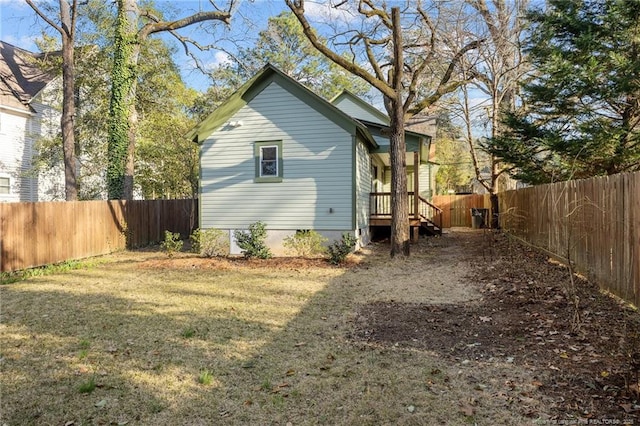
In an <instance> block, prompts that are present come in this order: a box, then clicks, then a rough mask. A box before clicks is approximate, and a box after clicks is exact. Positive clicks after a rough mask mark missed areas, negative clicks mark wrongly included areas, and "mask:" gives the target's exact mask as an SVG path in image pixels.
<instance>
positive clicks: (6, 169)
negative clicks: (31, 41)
mask: <svg viewBox="0 0 640 426" xmlns="http://www.w3.org/2000/svg"><path fill="white" fill-rule="evenodd" d="M42 58H43V54H35V53H32V52H28V51H26V50H23V49H20V48H17V47H15V46H12V45H10V44H8V43H5V42H0V202H3V201H51V200H64V169H63V167H62V165H57V166H53V167H48V168H46V169H42V168H39V169H36V168H35V167H34V166H35V164H34V159H35V154H36V151H35V150H36V143H37V141H38V140H39V139H40V138H41V137H53V136H55V135H56V134H57V133H58V132H59V128H60V112H59V110H58V109H57V108H55V107H54V105H60V97H61V93H62V91H61V79H60V78H59V77H56V76H55V75H52V74H51V73H50V72H47V71H46V70H43V69H42V68H41V67H40V66H39V65H38V62H37V61H38V60H39V59H42Z"/></svg>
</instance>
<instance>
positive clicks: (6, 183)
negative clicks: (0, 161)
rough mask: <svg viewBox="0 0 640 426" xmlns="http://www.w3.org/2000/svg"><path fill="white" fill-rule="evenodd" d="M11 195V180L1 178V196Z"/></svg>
mask: <svg viewBox="0 0 640 426" xmlns="http://www.w3.org/2000/svg"><path fill="white" fill-rule="evenodd" d="M10 193H11V178H8V177H0V194H10Z"/></svg>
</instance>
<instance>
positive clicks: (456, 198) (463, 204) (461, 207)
mask: <svg viewBox="0 0 640 426" xmlns="http://www.w3.org/2000/svg"><path fill="white" fill-rule="evenodd" d="M432 203H433V204H435V205H436V206H438V207H440V208H441V209H442V227H443V228H451V227H454V226H466V227H471V224H472V223H471V209H472V208H477V209H489V208H490V207H491V202H490V200H489V195H488V194H487V195H482V194H468V195H435V196H434V197H433V200H432ZM490 217H491V215H490V214H487V220H489V218H490Z"/></svg>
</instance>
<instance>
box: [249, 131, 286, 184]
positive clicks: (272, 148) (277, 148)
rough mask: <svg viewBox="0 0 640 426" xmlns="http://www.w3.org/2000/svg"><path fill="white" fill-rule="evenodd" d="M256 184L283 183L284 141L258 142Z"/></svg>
mask: <svg viewBox="0 0 640 426" xmlns="http://www.w3.org/2000/svg"><path fill="white" fill-rule="evenodd" d="M254 156H255V161H256V178H255V181H256V182H282V141H268V142H256V143H255V145H254Z"/></svg>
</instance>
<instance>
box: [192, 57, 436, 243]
mask: <svg viewBox="0 0 640 426" xmlns="http://www.w3.org/2000/svg"><path fill="white" fill-rule="evenodd" d="M345 96H350V97H352V95H350V94H345ZM337 99H338V98H336V99H335V100H337ZM355 99H357V98H355ZM335 100H334V101H335ZM345 105H347V104H346V103H344V104H343V106H345ZM374 110H375V109H374ZM380 114H381V117H379V118H380V119H382V118H383V117H384V114H382V113H380ZM369 118H372V117H369ZM374 124H375V125H374ZM384 128H385V125H384V123H373V121H372V122H370V124H368V125H367V124H365V122H363V121H361V120H358V119H356V118H353V117H352V116H351V115H350V114H349V113H348V112H346V111H345V110H343V108H341V107H340V103H336V104H335V105H334V104H332V103H330V102H327V101H326V100H324V99H322V98H320V97H319V96H317V95H315V94H314V93H313V92H311V91H310V90H309V89H307V88H305V87H304V86H302V85H301V84H299V83H298V82H296V81H294V80H293V79H291V78H290V77H288V76H287V75H285V74H284V73H282V72H281V71H279V70H278V69H276V68H275V67H273V66H271V65H266V66H265V67H264V68H263V69H262V70H261V71H260V72H259V73H258V74H256V75H255V76H254V77H253V78H251V79H250V80H249V81H248V82H246V83H245V84H244V85H243V86H242V87H241V88H240V89H238V90H237V91H236V92H235V93H234V94H233V95H232V96H231V97H230V98H229V99H228V100H227V101H226V102H225V103H224V104H222V105H221V106H220V107H218V108H217V109H216V110H215V111H213V112H212V113H211V114H210V115H209V116H208V117H207V118H206V119H205V120H204V121H202V122H201V123H200V124H199V125H197V126H196V127H195V128H194V129H193V130H192V131H191V132H190V134H189V137H190V138H192V139H193V140H194V141H196V142H197V143H198V144H199V145H200V228H201V229H209V228H217V229H222V230H224V231H226V232H228V233H229V240H230V243H231V245H230V247H231V253H232V254H236V253H237V254H239V253H240V250H239V248H238V247H237V246H236V245H235V242H234V240H233V231H234V230H245V229H248V227H249V225H250V224H252V223H254V222H257V221H262V222H264V223H265V224H266V227H267V233H268V237H267V244H268V245H269V247H270V248H271V249H272V251H273V252H274V253H275V254H285V253H284V252H283V250H282V241H283V239H284V238H286V237H287V236H289V235H293V234H295V232H296V231H299V230H315V231H317V232H319V233H321V234H323V235H324V236H326V237H327V238H329V240H330V241H332V240H335V239H339V238H340V237H341V235H342V234H343V233H345V232H348V233H351V234H353V235H354V236H356V237H357V238H358V241H359V244H360V245H366V244H367V243H368V242H369V241H370V238H371V217H372V205H375V200H374V201H372V192H376V189H378V188H379V189H381V190H383V189H384V188H385V175H384V170H385V168H386V163H388V153H386V152H387V150H386V146H388V139H386V142H385V137H384ZM423 136H424V138H423V139H424V140H422V141H420V143H422V144H425V143H426V146H425V147H418V148H419V151H420V150H421V149H426V150H427V151H428V141H427V139H428V138H427V137H426V136H425V135H423ZM382 143H386V146H385V145H383V144H382ZM419 155H420V153H418V157H419ZM385 156H386V158H385ZM408 157H411V158H418V157H415V156H414V155H413V154H412V155H408ZM419 163H420V161H419V160H418V164H419Z"/></svg>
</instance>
